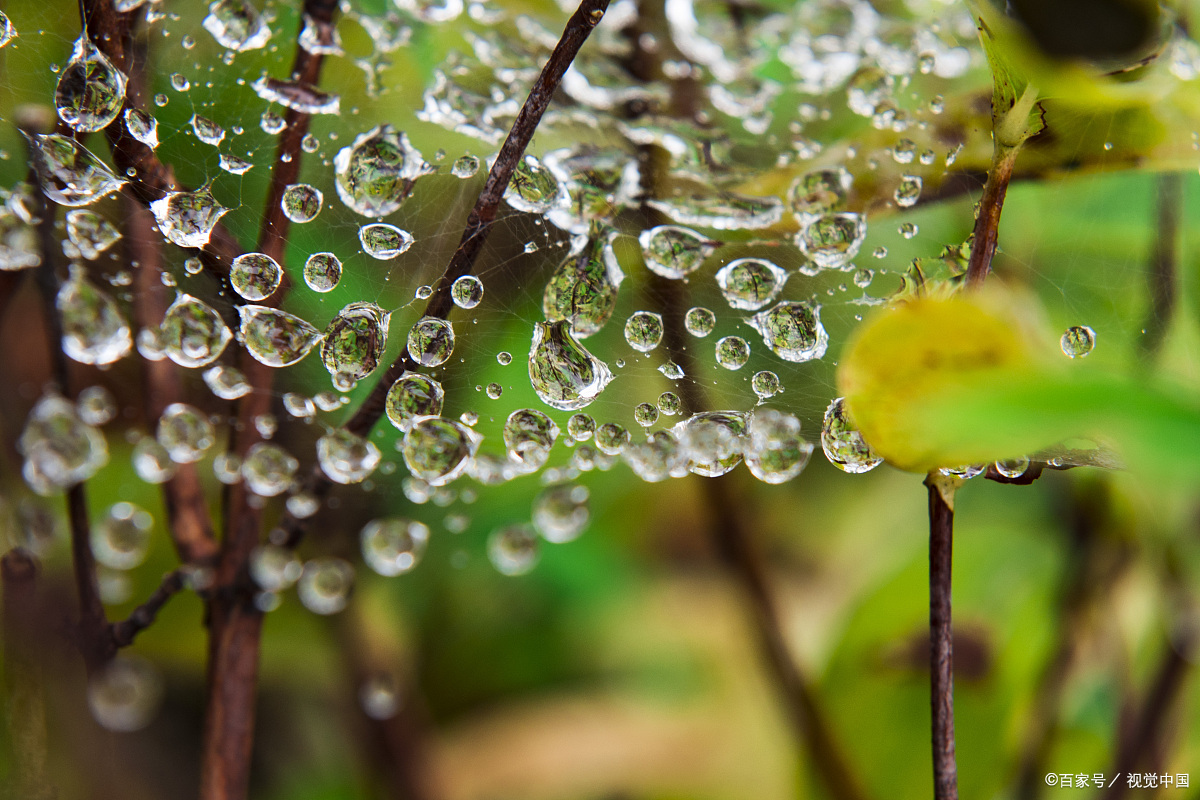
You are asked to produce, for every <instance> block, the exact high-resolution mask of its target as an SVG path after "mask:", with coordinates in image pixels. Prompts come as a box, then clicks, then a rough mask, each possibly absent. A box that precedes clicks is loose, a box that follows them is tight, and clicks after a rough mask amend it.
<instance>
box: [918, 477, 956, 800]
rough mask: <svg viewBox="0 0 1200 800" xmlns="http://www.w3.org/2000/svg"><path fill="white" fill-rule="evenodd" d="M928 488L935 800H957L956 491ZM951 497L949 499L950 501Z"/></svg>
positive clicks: (929, 482)
mask: <svg viewBox="0 0 1200 800" xmlns="http://www.w3.org/2000/svg"><path fill="white" fill-rule="evenodd" d="M925 485H926V486H928V487H929V634H930V635H929V660H930V664H929V665H930V678H931V694H930V706H931V711H932V717H933V737H932V738H933V796H934V800H957V798H958V767H957V765H956V764H955V758H954V638H953V637H954V634H953V629H952V627H951V614H950V594H951V592H950V571H951V562H952V556H953V549H954V508H953V506H952V505H951V503H953V502H954V501H953V497H954V486H953V484H952V483H949V482H948V481H947V480H946V479H945V478H943V477H941V476H939V475H937V474H935V473H932V472H931V473H930V474H929V475H928V477H926V479H925ZM947 494H949V498H947V496H946V495H947Z"/></svg>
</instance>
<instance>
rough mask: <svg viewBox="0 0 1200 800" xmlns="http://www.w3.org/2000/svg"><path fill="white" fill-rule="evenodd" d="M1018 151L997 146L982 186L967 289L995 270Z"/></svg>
mask: <svg viewBox="0 0 1200 800" xmlns="http://www.w3.org/2000/svg"><path fill="white" fill-rule="evenodd" d="M1019 150H1020V148H1019V147H1005V146H1003V145H1001V144H1000V143H997V144H996V149H995V155H994V156H993V158H992V168H991V170H990V171H989V172H988V179H987V184H986V185H985V186H984V187H983V199H982V200H980V201H979V215H978V216H976V217H975V231H974V237H973V239H972V242H971V259H970V261H969V262H968V265H967V285H968V286H979V285H981V284H982V283H983V281H984V279H985V278H987V276H988V275H989V274H990V273H991V271H992V258H993V257H994V256H995V255H996V242H997V241H998V239H999V236H1000V212H1001V211H1003V210H1004V197H1005V195H1006V194H1008V184H1009V183H1010V182H1011V181H1012V175H1013V167H1014V166H1015V165H1016V163H1017V153H1018V152H1019Z"/></svg>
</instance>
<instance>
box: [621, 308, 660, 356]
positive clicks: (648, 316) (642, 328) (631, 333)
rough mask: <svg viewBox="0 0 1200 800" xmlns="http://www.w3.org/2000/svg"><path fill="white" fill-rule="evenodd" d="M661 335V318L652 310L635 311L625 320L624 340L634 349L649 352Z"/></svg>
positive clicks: (657, 342) (656, 344)
mask: <svg viewBox="0 0 1200 800" xmlns="http://www.w3.org/2000/svg"><path fill="white" fill-rule="evenodd" d="M662 337H663V318H662V315H661V314H655V313H654V312H652V311H636V312H634V313H633V314H632V315H630V317H629V319H628V320H626V321H625V341H626V342H628V343H629V346H630V347H632V348H633V349H634V350H637V351H639V352H642V353H649V352H650V351H651V350H653V349H654V348H656V347H658V344H659V342H661V341H662Z"/></svg>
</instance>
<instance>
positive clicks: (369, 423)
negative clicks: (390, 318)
mask: <svg viewBox="0 0 1200 800" xmlns="http://www.w3.org/2000/svg"><path fill="white" fill-rule="evenodd" d="M607 8H608V0H583V2H581V3H580V4H579V7H578V8H577V9H576V10H575V13H574V14H572V15H571V18H570V19H569V20H567V25H566V28H565V29H564V30H563V33H562V37H561V38H559V40H558V44H557V45H555V47H554V50H553V52H551V53H550V57H549V59H547V61H546V65H545V66H544V67H542V72H541V74H540V75H538V79H537V82H535V83H534V85H533V88H532V89H531V90H530V92H529V96H528V97H527V98H525V103H524V104H523V105H522V106H521V111H520V112H519V113H518V114H517V118H516V120H515V121H514V122H513V126H512V129H511V130H510V131H509V132H508V136H507V137H506V138H505V140H504V144H503V145H502V146H501V147H500V152H499V153H498V154H497V155H496V160H495V162H493V164H492V168H491V170H490V171H489V172H488V177H487V182H486V183H484V186H483V191H482V192H481V193H480V195H479V199H478V200H476V201H475V205H474V207H473V208H472V209H471V213H470V214H469V215H468V216H467V225H466V228H465V229H464V230H463V234H462V238H461V239H460V240H459V243H458V248H457V249H456V250H455V251H454V255H453V256H451V258H450V263H449V264H448V265H447V266H446V270H445V271H444V272H443V273H442V276H441V277H440V278H439V279H438V282H437V284H436V285H435V286H434V289H433V294H432V295H431V296H430V298H429V302H428V303H427V304H426V306H425V313H424V316H427V317H436V318H437V319H446V318H448V317H449V316H450V312H451V311H452V310H453V309H454V302H453V300H452V299H451V296H450V287H451V286H452V285H453V284H454V282H455V281H456V280H458V279H459V278H461V277H463V276H464V275H469V274H470V272H471V270H472V268H473V267H474V266H475V261H476V259H478V258H479V253H480V252H481V251H482V250H483V245H484V242H485V241H487V235H488V233H489V231H490V228H491V224H492V222H493V221H494V220H495V218H496V212H497V211H498V209H499V208H500V202H501V200H503V199H504V191H505V189H507V188H508V184H509V181H511V180H512V176H513V173H514V172H515V171H516V169H517V166H518V165H519V164H520V162H521V159H522V158H523V157H524V155H525V150H526V148H528V147H529V142H530V140H531V139H533V134H534V132H535V131H537V127H538V124H539V123H540V122H541V121H542V115H543V114H545V113H546V108H547V107H548V106H549V105H550V101H551V100H552V99H553V97H554V93H555V91H556V90H557V89H558V85H559V84H560V83H561V82H562V78H563V75H565V74H566V72H567V69H568V68H570V66H571V62H573V61H574V60H575V56H576V54H577V53H578V52H579V48H581V47H582V46H583V43H584V42H585V41H587V38H588V36H589V35H590V34H591V32H592V29H593V28H595V27H596V25H597V24H598V23H599V22H600V20H601V19H602V18H603V16H604V12H605V10H606V9H607ZM415 369H419V365H418V364H416V362H414V361H413V360H412V358H411V357H410V356H409V355H408V353H407V351H405V352H403V353H401V355H400V357H399V358H397V359H396V360H395V361H394V362H392V364H391V365H390V366H389V367H388V368H387V369H386V370H385V371H384V373H383V375H382V376H380V378H379V380H378V381H377V382H376V383H375V386H374V387H373V388H372V389H371V393H370V394H368V395H367V397H366V398H365V399H364V400H363V402H362V405H360V406H359V407H358V410H357V411H355V412H354V414H353V416H351V417H350V419H349V421H348V422H347V423H346V425H345V428H346V430H347V431H349V432H350V433H353V434H354V435H355V436H364V437H365V436H367V435H368V434H369V433H370V432H371V429H372V428H374V427H375V423H376V422H378V421H379V418H380V417H381V416H383V409H384V402H385V400H386V398H387V392H388V389H390V388H391V386H392V384H393V383H395V382H396V379H397V378H399V377H400V376H401V375H402V374H403V373H404V372H405V371H406V370H415ZM331 486H332V484H331V483H330V481H329V479H328V478H327V477H326V476H325V473H324V472H322V471H321V470H320V468H319V467H314V468H313V471H312V473H311V474H310V475H309V477H308V480H307V481H306V482H305V486H304V490H305V492H306V493H308V494H310V495H312V496H313V497H316V498H322V497H324V496H325V495H326V494H327V493H328V492H329V489H330V487H331ZM280 527H281V528H282V529H283V530H284V532H285V533H286V538H285V540H284V543H285V544H286V545H287V546H289V547H295V546H296V545H298V544H299V543H300V540H301V539H302V538H304V533H305V531H306V530H307V527H308V523H307V520H302V519H297V518H296V517H294V516H292V515H291V514H286V515H285V516H284V518H283V521H282V522H281V523H280Z"/></svg>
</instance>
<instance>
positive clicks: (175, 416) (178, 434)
mask: <svg viewBox="0 0 1200 800" xmlns="http://www.w3.org/2000/svg"><path fill="white" fill-rule="evenodd" d="M157 438H158V443H159V444H161V445H162V446H163V449H164V450H166V451H167V455H169V456H170V457H171V460H172V461H174V462H175V463H176V464H191V463H192V462H195V461H199V460H200V459H201V458H203V456H204V453H205V452H206V451H207V450H208V449H209V448H210V447H212V446H213V444H214V443H215V442H216V433H215V432H214V431H213V426H212V423H210V422H209V421H208V417H206V416H205V415H204V413H203V412H201V411H200V410H199V409H197V408H193V407H192V406H189V405H187V404H185V403H172V404H171V405H169V406H167V407H166V408H165V409H164V410H163V413H162V416H161V417H159V418H158V432H157Z"/></svg>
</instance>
